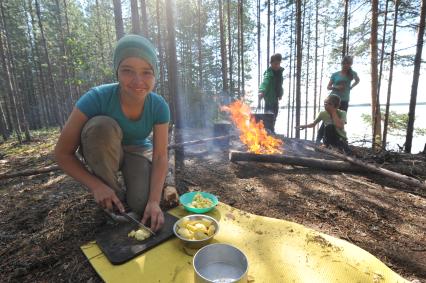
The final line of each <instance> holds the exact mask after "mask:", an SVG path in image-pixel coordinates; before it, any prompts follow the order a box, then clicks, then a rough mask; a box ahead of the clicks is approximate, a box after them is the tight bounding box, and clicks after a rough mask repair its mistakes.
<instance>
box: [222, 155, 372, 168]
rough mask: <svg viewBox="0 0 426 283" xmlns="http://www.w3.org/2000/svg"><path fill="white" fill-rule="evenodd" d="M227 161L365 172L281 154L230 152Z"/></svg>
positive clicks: (346, 165) (339, 163)
mask: <svg viewBox="0 0 426 283" xmlns="http://www.w3.org/2000/svg"><path fill="white" fill-rule="evenodd" d="M229 160H230V161H232V162H235V161H255V162H269V163H281V164H288V165H297V166H304V167H313V168H320V169H325V170H335V171H351V172H366V171H367V170H365V169H364V168H363V167H360V166H353V165H352V164H351V163H349V162H345V161H337V160H326V159H318V158H312V157H298V156H290V155H283V154H255V153H249V152H240V151H230V152H229Z"/></svg>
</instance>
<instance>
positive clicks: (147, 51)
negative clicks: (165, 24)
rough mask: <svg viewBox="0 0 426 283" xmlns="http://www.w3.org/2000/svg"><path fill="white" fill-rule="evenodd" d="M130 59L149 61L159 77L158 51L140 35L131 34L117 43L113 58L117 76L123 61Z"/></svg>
mask: <svg viewBox="0 0 426 283" xmlns="http://www.w3.org/2000/svg"><path fill="white" fill-rule="evenodd" d="M129 57H138V58H141V59H143V60H145V61H147V62H148V63H149V64H150V65H151V67H152V69H153V70H154V75H155V77H156V78H157V77H158V57H157V50H156V49H155V47H154V45H152V43H151V42H150V41H149V40H148V39H146V38H145V37H143V36H140V35H136V34H129V35H125V36H123V37H122V38H121V39H120V40H119V41H118V42H117V45H116V46H115V50H114V56H113V64H114V71H115V74H117V71H118V66H119V65H120V63H121V61H123V60H124V59H126V58H129Z"/></svg>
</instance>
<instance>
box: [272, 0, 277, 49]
mask: <svg viewBox="0 0 426 283" xmlns="http://www.w3.org/2000/svg"><path fill="white" fill-rule="evenodd" d="M276 6H277V0H274V16H273V17H274V31H273V40H272V50H273V53H274V54H275V43H276V42H275V41H276V32H275V29H276V26H277V19H276V18H277V7H276Z"/></svg>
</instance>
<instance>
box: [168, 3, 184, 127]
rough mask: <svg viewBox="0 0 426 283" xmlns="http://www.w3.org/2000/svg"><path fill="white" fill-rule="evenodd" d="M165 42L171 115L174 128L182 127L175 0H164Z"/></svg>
mask: <svg viewBox="0 0 426 283" xmlns="http://www.w3.org/2000/svg"><path fill="white" fill-rule="evenodd" d="M166 19H167V42H168V54H169V56H168V72H167V73H168V80H169V94H170V97H171V98H172V107H171V108H172V117H173V121H174V123H175V125H176V128H178V129H180V128H182V120H181V117H180V115H181V112H180V105H179V98H180V97H179V86H178V80H177V59H176V36H175V30H176V28H175V0H166Z"/></svg>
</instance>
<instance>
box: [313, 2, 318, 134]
mask: <svg viewBox="0 0 426 283" xmlns="http://www.w3.org/2000/svg"><path fill="white" fill-rule="evenodd" d="M318 2H319V0H315V55H314V57H315V59H314V60H315V61H314V64H315V66H314V115H313V120H315V118H316V117H317V90H318V24H319V23H318V10H319V3H318ZM315 130H316V128H315V127H314V128H313V129H312V140H315Z"/></svg>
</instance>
